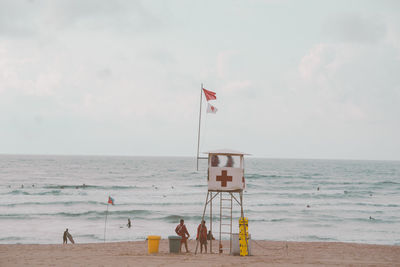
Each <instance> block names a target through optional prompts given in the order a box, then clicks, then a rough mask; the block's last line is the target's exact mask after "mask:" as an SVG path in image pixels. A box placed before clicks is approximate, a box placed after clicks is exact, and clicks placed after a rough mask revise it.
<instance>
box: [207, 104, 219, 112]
mask: <svg viewBox="0 0 400 267" xmlns="http://www.w3.org/2000/svg"><path fill="white" fill-rule="evenodd" d="M217 111H218V109H217V108H216V107H214V106H213V105H211V104H210V103H208V105H207V113H213V114H215V113H217Z"/></svg>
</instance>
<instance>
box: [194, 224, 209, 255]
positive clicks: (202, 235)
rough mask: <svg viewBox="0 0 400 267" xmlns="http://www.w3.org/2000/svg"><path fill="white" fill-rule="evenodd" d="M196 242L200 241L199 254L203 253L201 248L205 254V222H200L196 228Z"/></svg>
mask: <svg viewBox="0 0 400 267" xmlns="http://www.w3.org/2000/svg"><path fill="white" fill-rule="evenodd" d="M196 240H199V241H200V253H203V246H204V251H205V253H207V227H206V221H204V220H202V221H201V224H199V226H198V227H197V237H196Z"/></svg>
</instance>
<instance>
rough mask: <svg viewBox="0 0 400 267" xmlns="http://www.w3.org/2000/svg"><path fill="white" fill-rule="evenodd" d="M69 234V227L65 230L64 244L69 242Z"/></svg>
mask: <svg viewBox="0 0 400 267" xmlns="http://www.w3.org/2000/svg"><path fill="white" fill-rule="evenodd" d="M67 235H68V228H67V229H66V230H65V232H64V235H63V244H67V243H68V239H67Z"/></svg>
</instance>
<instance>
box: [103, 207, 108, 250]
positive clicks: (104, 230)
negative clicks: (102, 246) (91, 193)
mask: <svg viewBox="0 0 400 267" xmlns="http://www.w3.org/2000/svg"><path fill="white" fill-rule="evenodd" d="M107 215H108V203H107V211H106V221H105V222H104V243H105V242H106V224H107Z"/></svg>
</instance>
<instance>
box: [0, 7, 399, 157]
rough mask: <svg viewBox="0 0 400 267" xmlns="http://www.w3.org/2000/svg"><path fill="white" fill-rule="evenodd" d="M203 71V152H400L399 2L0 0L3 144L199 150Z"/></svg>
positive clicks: (36, 150) (93, 150) (4, 148)
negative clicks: (210, 107) (209, 96)
mask: <svg viewBox="0 0 400 267" xmlns="http://www.w3.org/2000/svg"><path fill="white" fill-rule="evenodd" d="M201 83H203V84H204V87H205V88H206V89H208V90H211V91H214V92H216V93H217V100H216V101H213V104H214V106H216V107H217V108H218V112H217V114H215V115H213V114H205V113H204V114H203V123H202V142H201V151H207V150H213V149H218V148H231V149H235V150H242V151H245V152H248V153H251V154H253V155H254V156H257V157H272V158H332V159H378V160H380V159H385V160H400V1H364V0H360V1H351V0H344V1H338V0H335V1H295V0H293V1H285V0H282V1H278V0H264V1H262V0H249V1H244V0H243V1H234V0H232V1H187V0H181V1H172V0H169V1H161V0H160V1H115V0H113V1H108V0H107V1H101V0H92V1H88V0H76V1H74V0H65V1H61V0H60V1H57V0H56V1H54V0H49V1H34V0H31V1H22V0H10V1H7V0H0V153H3V154H78V155H80V154H85V155H155V156H167V155H174V156H194V155H195V154H196V148H197V130H198V116H199V101H200V89H201ZM205 104H206V102H205V101H204V99H203V111H205Z"/></svg>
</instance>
